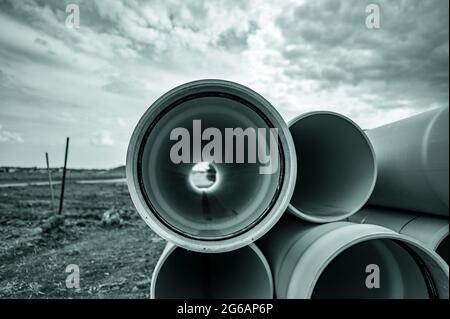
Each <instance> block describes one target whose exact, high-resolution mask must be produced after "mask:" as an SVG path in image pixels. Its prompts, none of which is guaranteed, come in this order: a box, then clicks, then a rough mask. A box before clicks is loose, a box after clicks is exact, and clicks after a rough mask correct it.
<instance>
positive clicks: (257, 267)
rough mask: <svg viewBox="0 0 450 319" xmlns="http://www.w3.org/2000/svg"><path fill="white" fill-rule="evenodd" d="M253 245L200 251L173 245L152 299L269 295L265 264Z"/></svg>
mask: <svg viewBox="0 0 450 319" xmlns="http://www.w3.org/2000/svg"><path fill="white" fill-rule="evenodd" d="M261 258H262V257H260V256H259V255H258V254H257V253H256V252H255V251H254V250H253V249H252V248H250V247H249V246H246V247H244V248H241V249H238V250H235V251H231V252H227V253H220V254H202V253H196V252H191V251H188V250H185V249H182V248H175V250H173V251H172V252H171V253H170V255H169V256H168V258H167V259H166V260H165V262H164V264H163V265H162V267H161V269H160V271H159V273H158V276H157V277H156V280H155V281H156V282H155V283H154V284H155V285H156V286H155V287H153V288H154V291H155V298H166V299H167V298H180V299H184V298H189V299H192V298H227V299H230V298H235V299H239V298H272V297H273V286H272V282H271V280H272V277H271V274H270V270H268V266H267V264H266V263H265V261H263V260H262V259H261Z"/></svg>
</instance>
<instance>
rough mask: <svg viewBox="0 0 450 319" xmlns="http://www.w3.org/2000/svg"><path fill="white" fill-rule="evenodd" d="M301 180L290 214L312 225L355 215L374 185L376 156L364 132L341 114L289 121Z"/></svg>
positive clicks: (297, 185)
mask: <svg viewBox="0 0 450 319" xmlns="http://www.w3.org/2000/svg"><path fill="white" fill-rule="evenodd" d="M289 130H290V132H291V134H292V137H293V139H294V145H295V149H296V152H297V162H298V163H297V180H296V185H295V190H294V194H293V196H292V198H291V202H290V204H289V207H288V210H289V212H291V213H293V214H294V215H297V216H299V217H301V218H303V219H305V220H307V221H310V222H316V223H321V222H333V221H338V220H342V219H344V218H346V217H348V216H350V215H352V214H354V213H355V212H357V211H358V210H359V209H360V208H361V207H362V206H363V205H364V204H365V202H366V201H367V199H368V198H369V196H370V194H371V193H372V190H373V187H374V185H375V181H376V176H377V171H376V165H375V158H374V153H373V150H372V146H371V145H370V142H369V140H368V139H367V137H366V135H365V133H364V132H363V131H362V130H361V129H360V128H359V127H358V125H356V124H355V123H354V122H352V121H351V120H350V119H348V118H346V117H344V116H343V115H340V114H337V113H332V112H312V113H307V114H304V115H301V116H299V117H297V118H295V119H293V120H292V121H291V122H289Z"/></svg>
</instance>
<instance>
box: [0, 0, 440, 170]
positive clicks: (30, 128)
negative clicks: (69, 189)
mask: <svg viewBox="0 0 450 319" xmlns="http://www.w3.org/2000/svg"><path fill="white" fill-rule="evenodd" d="M69 3H75V4H77V5H78V6H79V9H80V28H79V29H69V28H67V27H66V25H65V21H66V18H67V15H68V13H66V5H67V4H69ZM370 3H371V2H370V1H360V0H350V1H348V0H347V1H335V0H318V1H289V0H286V1H265V2H261V1H256V0H248V1H245V0H239V1H225V0H212V1H174V0H169V1H162V0H154V1H143V0H142V1H141V0H131V1H128V0H127V1H125V0H114V1H108V0H98V1H60V0H51V1H42V0H19V1H8V0H0V30H1V31H0V62H1V63H0V96H1V99H0V125H1V130H0V165H33V166H34V165H38V166H43V165H44V158H43V154H44V152H46V151H48V152H50V156H51V160H53V161H54V163H55V165H57V164H58V163H61V162H62V156H63V148H64V143H65V137H66V136H70V137H71V139H72V140H71V147H72V148H71V157H70V160H69V165H70V166H72V167H113V166H116V165H121V164H124V162H125V154H126V148H127V143H128V139H129V137H130V135H131V132H132V130H133V128H134V126H135V124H136V123H137V121H138V119H139V117H140V116H141V115H142V114H143V112H144V111H145V110H146V108H147V107H149V106H150V105H151V103H152V102H153V101H154V100H156V99H157V98H158V97H159V96H160V95H161V94H163V93H164V92H165V91H167V90H169V89H171V88H173V87H174V86H176V85H179V84H182V83H184V82H187V81H191V80H196V79H201V78H223V79H228V80H232V81H237V82H240V83H242V84H244V85H247V86H249V87H251V88H253V89H254V90H256V91H257V92H259V93H260V94H262V95H263V96H265V97H266V98H267V99H268V100H269V101H270V102H271V103H272V104H273V105H274V106H275V107H276V108H277V109H278V110H279V111H280V113H281V114H282V115H283V117H284V118H285V119H286V120H289V119H290V118H292V117H294V116H296V115H298V114H300V113H302V112H307V111H312V110H323V109H326V110H333V111H336V112H340V113H343V114H345V115H347V116H350V117H351V118H352V119H354V120H355V121H356V122H357V123H358V124H360V125H361V126H363V127H365V128H370V127H374V126H377V125H381V124H385V123H388V122H390V121H393V120H397V119H400V118H403V117H406V116H409V115H412V114H415V113H418V112H421V111H424V110H427V109H430V108H434V107H438V106H443V105H448V99H449V96H448V89H449V85H448V83H449V75H448V67H449V64H448V59H449V50H448V46H449V36H448V27H449V18H448V9H449V8H448V6H449V4H448V1H447V0H434V1H420V0H410V1H403V0H402V1H400V0H395V1H387V0H383V1H377V2H376V4H377V5H378V6H379V8H380V28H379V29H369V28H367V26H366V24H365V21H366V17H367V13H366V7H367V5H369V4H370ZM86 154H89V156H86Z"/></svg>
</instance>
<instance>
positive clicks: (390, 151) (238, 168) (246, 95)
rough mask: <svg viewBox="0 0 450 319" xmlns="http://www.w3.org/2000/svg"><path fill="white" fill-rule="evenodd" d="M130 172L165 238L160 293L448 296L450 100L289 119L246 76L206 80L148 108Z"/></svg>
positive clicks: (134, 193)
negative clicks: (387, 113)
mask: <svg viewBox="0 0 450 319" xmlns="http://www.w3.org/2000/svg"><path fill="white" fill-rule="evenodd" d="M444 135H445V136H444ZM127 182H128V186H129V190H130V195H131V198H132V200H133V203H134V205H135V207H136V209H137V211H138V213H139V214H140V215H141V217H142V218H143V219H144V221H145V222H146V223H147V224H148V226H149V227H150V228H152V229H153V230H154V231H155V232H156V233H157V234H158V235H160V236H161V237H162V238H164V239H165V240H167V242H168V244H167V246H166V248H165V249H164V251H163V253H162V255H161V258H160V260H159V261H158V263H157V265H156V268H155V269H154V271H153V276H152V284H151V297H152V298H182V299H186V298H256V299H257V298H264V299H268V298H281V299H284V298H364V299H365V298H395V299H399V298H408V299H409V298H421V299H422V298H423V299H426V298H448V296H449V295H448V284H449V278H448V265H447V263H446V262H448V108H443V109H439V110H434V111H430V112H427V113H424V114H422V115H419V116H416V117H411V118H409V119H406V120H403V121H399V122H396V123H392V124H390V125H387V126H383V127H380V128H376V129H373V130H368V131H366V132H364V131H363V130H361V129H360V128H359V127H358V125H356V124H355V123H354V122H353V121H351V120H350V119H348V118H346V117H344V116H343V115H340V114H337V113H333V112H312V113H307V114H303V115H301V116H299V117H297V118H295V119H294V120H292V121H290V122H289V123H287V124H286V123H285V122H284V121H283V119H282V118H281V116H280V115H279V114H278V112H277V111H276V110H275V108H274V107H273V106H272V105H271V104H270V103H269V102H268V101H267V100H265V99H264V98H263V97H262V96H260V95H259V94H257V93H256V92H254V91H252V90H251V89H249V88H247V87H244V86H242V85H239V84H236V83H233V82H228V81H222V80H202V81H195V82H191V83H187V84H184V85H182V86H180V87H177V88H175V89H173V90H171V91H169V92H168V93H166V94H164V95H163V96H162V97H161V98H159V99H158V100H157V101H156V102H155V103H154V104H153V105H152V106H151V107H150V108H149V109H148V110H147V111H146V112H145V114H144V115H143V117H142V118H141V120H140V121H139V123H138V125H137V126H136V129H135V131H134V133H133V135H132V138H131V141H130V144H129V148H128V154H127ZM367 204H370V206H369V205H367ZM435 215H439V217H435Z"/></svg>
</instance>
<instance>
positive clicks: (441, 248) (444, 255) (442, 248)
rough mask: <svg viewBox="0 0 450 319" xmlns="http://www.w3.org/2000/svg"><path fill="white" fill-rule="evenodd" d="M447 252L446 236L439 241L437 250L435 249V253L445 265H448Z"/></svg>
mask: <svg viewBox="0 0 450 319" xmlns="http://www.w3.org/2000/svg"><path fill="white" fill-rule="evenodd" d="M448 250H449V247H448V236H447V237H445V238H444V239H443V240H442V241H441V243H440V244H439V246H438V248H437V249H436V253H437V254H438V255H439V256H441V257H442V259H444V260H445V262H446V263H447V264H448V255H449V251H448Z"/></svg>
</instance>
